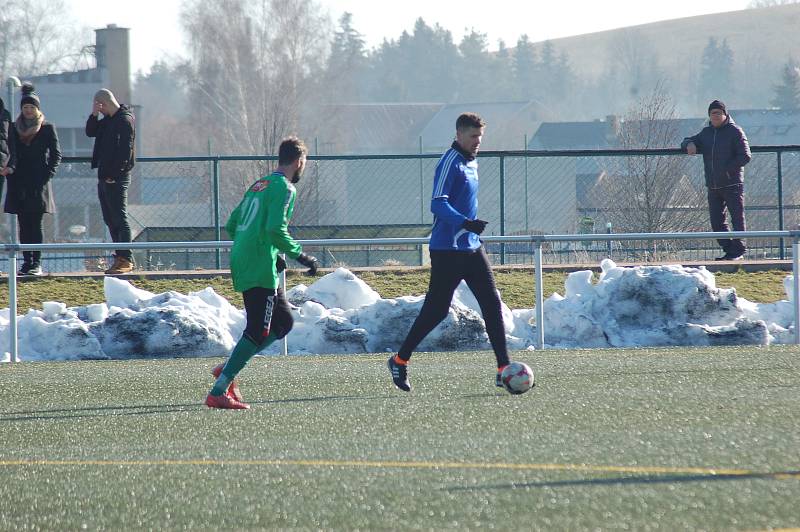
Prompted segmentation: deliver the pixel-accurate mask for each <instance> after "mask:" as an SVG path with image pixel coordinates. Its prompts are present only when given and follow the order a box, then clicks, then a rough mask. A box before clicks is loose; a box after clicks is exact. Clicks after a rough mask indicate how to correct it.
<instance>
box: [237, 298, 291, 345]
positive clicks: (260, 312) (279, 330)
mask: <svg viewBox="0 0 800 532" xmlns="http://www.w3.org/2000/svg"><path fill="white" fill-rule="evenodd" d="M242 299H244V310H245V313H246V314H247V326H246V327H245V329H244V334H246V335H247V336H248V337H249V338H250V340H252V341H253V343H255V344H256V345H261V344H262V343H263V342H264V340H265V339H266V337H267V336H269V334H270V333H274V334H275V337H276V338H283V337H284V336H286V335H287V334H289V331H291V330H292V327H293V326H294V318H293V317H292V310H291V307H290V306H289V302H288V301H287V300H286V295H285V294H284V293H283V290H282V289H281V288H277V289H275V288H261V287H255V288H249V289H247V290H245V291H244V292H243V293H242Z"/></svg>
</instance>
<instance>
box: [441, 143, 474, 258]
mask: <svg viewBox="0 0 800 532" xmlns="http://www.w3.org/2000/svg"><path fill="white" fill-rule="evenodd" d="M431 212H432V213H433V230H432V231H431V240H430V249H432V250H448V251H472V250H476V249H478V248H479V247H481V242H480V239H479V237H478V235H476V234H475V233H472V232H470V231H467V230H466V229H464V228H462V227H461V225H462V224H463V223H464V220H467V219H469V220H474V219H475V218H477V216H478V161H476V160H475V159H474V158H472V157H468V156H467V155H466V154H464V152H462V151H461V150H460V149H459V146H458V144H456V143H455V142H454V143H453V146H452V147H451V148H450V149H449V150H447V151H446V152H445V153H444V155H442V158H441V159H439V164H437V165H436V175H435V176H434V178H433V196H432V198H431Z"/></svg>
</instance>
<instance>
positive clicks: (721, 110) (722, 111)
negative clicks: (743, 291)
mask: <svg viewBox="0 0 800 532" xmlns="http://www.w3.org/2000/svg"><path fill="white" fill-rule="evenodd" d="M708 118H709V125H708V126H706V127H705V128H703V129H702V130H701V131H700V133H698V134H697V135H694V136H692V137H687V138H685V139H683V142H682V143H681V149H682V150H684V151H686V153H688V154H689V155H695V154H697V153H702V154H703V164H704V169H705V177H706V187H708V210H709V215H710V218H711V229H712V230H713V231H724V232H727V231H728V224H727V222H726V210H727V211H728V212H729V213H730V215H731V222H732V225H733V230H734V231H745V230H746V229H745V222H744V166H745V165H746V164H747V163H749V162H750V158H751V155H750V145H749V144H748V142H747V137H746V136H745V134H744V131H743V130H742V128H740V127H739V126H737V125H736V123H735V122H734V121H733V118H731V116H730V115H729V114H728V110H727V109H726V107H725V104H724V103H722V102H721V101H719V100H714V101H713V102H711V104H710V105H709V106H708ZM717 242H718V243H719V245H720V246H721V247H722V250H723V251H724V252H725V254H724V255H723V256H721V257H718V258H717V259H716V260H741V259H742V257H743V256H744V252H745V251H746V248H745V245H744V242H743V241H742V240H741V239H739V238H720V239H718V240H717Z"/></svg>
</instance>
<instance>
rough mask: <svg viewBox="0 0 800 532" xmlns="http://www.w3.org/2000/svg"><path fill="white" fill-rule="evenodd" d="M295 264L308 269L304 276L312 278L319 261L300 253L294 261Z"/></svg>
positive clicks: (315, 273)
mask: <svg viewBox="0 0 800 532" xmlns="http://www.w3.org/2000/svg"><path fill="white" fill-rule="evenodd" d="M295 260H296V261H297V262H299V263H300V264H302V265H303V266H305V267H306V268H308V271H307V272H306V275H308V276H313V275H317V268H319V261H318V260H317V258H316V257H312V256H311V255H306V254H305V253H301V254H299V255H298V256H297V258H296V259H295Z"/></svg>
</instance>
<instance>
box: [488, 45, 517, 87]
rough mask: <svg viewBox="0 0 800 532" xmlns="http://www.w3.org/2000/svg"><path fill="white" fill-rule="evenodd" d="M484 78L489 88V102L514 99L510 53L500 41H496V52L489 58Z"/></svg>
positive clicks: (512, 68)
mask: <svg viewBox="0 0 800 532" xmlns="http://www.w3.org/2000/svg"><path fill="white" fill-rule="evenodd" d="M485 77H486V79H487V82H488V83H489V85H490V86H491V97H490V99H491V100H493V101H510V100H513V99H514V67H513V65H512V57H511V52H510V51H509V49H508V47H507V46H506V43H505V41H503V40H502V39H500V40H499V41H497V52H496V53H495V54H494V55H493V56H490V61H489V66H488V68H487V70H486V76H485Z"/></svg>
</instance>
